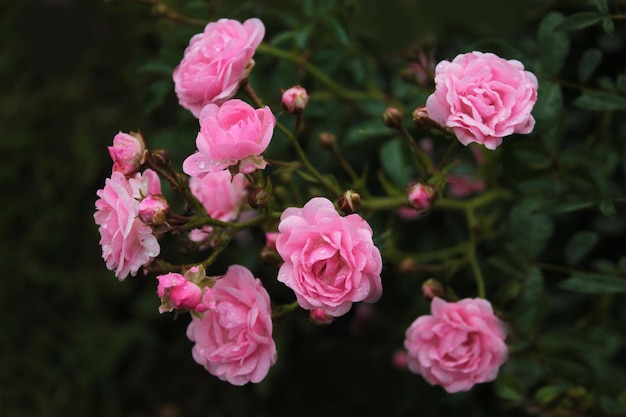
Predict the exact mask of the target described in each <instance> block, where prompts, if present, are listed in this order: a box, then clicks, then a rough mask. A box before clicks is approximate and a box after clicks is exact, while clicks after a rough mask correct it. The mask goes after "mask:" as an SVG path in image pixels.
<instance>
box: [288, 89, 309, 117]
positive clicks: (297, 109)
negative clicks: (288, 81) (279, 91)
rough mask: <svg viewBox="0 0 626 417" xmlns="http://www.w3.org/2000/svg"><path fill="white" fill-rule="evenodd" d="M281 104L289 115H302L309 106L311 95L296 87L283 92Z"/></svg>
mask: <svg viewBox="0 0 626 417" xmlns="http://www.w3.org/2000/svg"><path fill="white" fill-rule="evenodd" d="M281 102H282V104H283V109H285V110H286V111H287V112H288V113H295V114H297V113H302V112H303V111H304V109H306V106H307V105H308V104H309V95H308V93H307V92H306V90H305V89H304V87H301V86H299V85H296V86H295V87H291V88H288V89H287V90H285V91H284V92H283V95H282V97H281Z"/></svg>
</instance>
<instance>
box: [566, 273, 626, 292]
mask: <svg viewBox="0 0 626 417" xmlns="http://www.w3.org/2000/svg"><path fill="white" fill-rule="evenodd" d="M559 286H560V287H561V288H563V289H564V290H568V291H573V292H580V293H585V294H602V293H621V292H626V279H624V278H621V277H616V276H613V275H600V274H593V275H580V274H579V275H572V276H571V277H570V278H568V279H566V280H565V281H563V282H561V283H560V284H559Z"/></svg>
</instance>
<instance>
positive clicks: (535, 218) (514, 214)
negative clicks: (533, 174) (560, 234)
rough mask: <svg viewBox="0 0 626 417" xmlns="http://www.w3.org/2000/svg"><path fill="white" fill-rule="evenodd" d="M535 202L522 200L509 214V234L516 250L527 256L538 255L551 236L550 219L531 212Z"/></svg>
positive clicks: (551, 226) (551, 224)
mask: <svg viewBox="0 0 626 417" xmlns="http://www.w3.org/2000/svg"><path fill="white" fill-rule="evenodd" d="M534 208H535V203H530V202H523V203H521V204H518V205H516V206H514V207H513V209H512V210H511V213H510V215H509V224H510V229H511V230H510V234H511V236H512V237H513V239H514V242H515V247H516V248H517V251H518V252H519V253H520V254H522V255H524V256H525V257H527V258H534V257H536V256H538V255H539V254H540V253H541V252H543V250H544V249H545V247H546V244H547V243H548V240H549V239H550V237H551V236H552V231H553V228H554V225H553V223H552V220H550V218H549V217H548V216H547V215H545V214H541V213H535V212H533V210H534Z"/></svg>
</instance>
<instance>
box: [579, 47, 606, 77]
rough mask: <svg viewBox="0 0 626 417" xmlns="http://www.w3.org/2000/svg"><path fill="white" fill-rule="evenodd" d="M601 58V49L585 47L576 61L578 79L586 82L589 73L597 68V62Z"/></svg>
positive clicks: (598, 62)
mask: <svg viewBox="0 0 626 417" xmlns="http://www.w3.org/2000/svg"><path fill="white" fill-rule="evenodd" d="M601 60H602V51H600V50H599V49H597V48H590V49H587V50H586V51H585V52H584V53H583V55H582V57H581V58H580V62H579V63H578V79H579V80H580V81H581V82H583V83H584V82H587V80H588V79H589V77H590V76H591V74H593V72H594V71H595V70H596V68H598V64H600V61H601Z"/></svg>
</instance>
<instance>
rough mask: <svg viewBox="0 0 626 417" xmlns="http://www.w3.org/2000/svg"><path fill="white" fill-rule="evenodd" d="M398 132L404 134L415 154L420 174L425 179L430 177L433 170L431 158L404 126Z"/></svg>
mask: <svg viewBox="0 0 626 417" xmlns="http://www.w3.org/2000/svg"><path fill="white" fill-rule="evenodd" d="M398 131H399V132H400V133H401V134H402V136H403V137H404V138H405V139H406V141H407V143H408V144H409V148H411V151H412V152H413V155H414V156H415V162H416V164H417V167H418V168H419V170H420V172H421V173H422V176H424V177H426V176H428V175H429V174H430V173H431V172H432V168H433V167H432V162H431V160H430V158H429V157H428V155H426V152H424V151H423V150H422V149H421V148H420V147H419V146H418V145H417V142H415V139H414V138H413V136H412V135H411V133H410V132H409V131H408V130H407V129H406V128H405V127H404V126H400V127H399V128H398Z"/></svg>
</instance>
